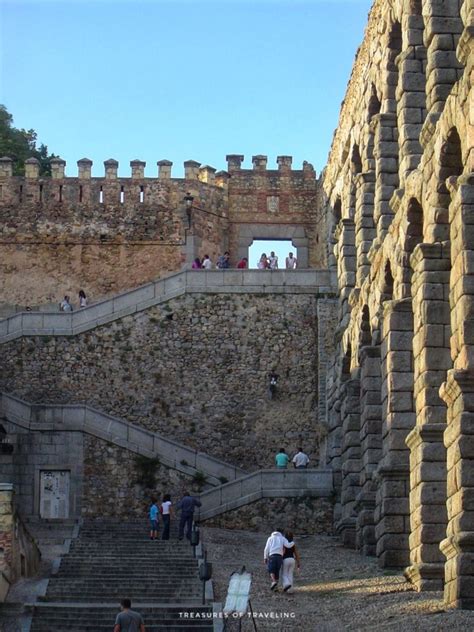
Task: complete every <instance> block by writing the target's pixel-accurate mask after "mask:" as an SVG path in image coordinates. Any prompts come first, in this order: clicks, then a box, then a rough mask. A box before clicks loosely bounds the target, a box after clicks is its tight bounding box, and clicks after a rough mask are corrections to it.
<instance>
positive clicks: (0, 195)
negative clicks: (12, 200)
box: [0, 184, 3, 200]
mask: <svg viewBox="0 0 474 632" xmlns="http://www.w3.org/2000/svg"><path fill="white" fill-rule="evenodd" d="M0 200H3V186H2V185H1V184H0Z"/></svg>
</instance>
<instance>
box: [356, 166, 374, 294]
mask: <svg viewBox="0 0 474 632" xmlns="http://www.w3.org/2000/svg"><path fill="white" fill-rule="evenodd" d="M356 182H357V196H356V208H355V225H356V235H355V245H356V249H357V278H356V284H357V286H359V287H360V286H361V285H362V283H363V282H364V280H365V278H366V277H367V275H368V273H369V271H370V262H369V259H368V253H369V251H370V247H371V246H372V242H373V240H374V238H375V226H374V196H375V173H374V172H373V171H368V172H366V173H361V174H359V175H358V176H357V178H356Z"/></svg>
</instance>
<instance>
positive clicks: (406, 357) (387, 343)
mask: <svg viewBox="0 0 474 632" xmlns="http://www.w3.org/2000/svg"><path fill="white" fill-rule="evenodd" d="M412 336H413V316H412V311H411V300H409V299H404V300H400V301H389V302H387V303H385V305H384V318H383V332H382V353H381V359H382V446H383V448H382V453H383V458H382V461H381V463H380V465H379V467H378V469H377V474H376V476H377V484H378V487H377V508H376V512H375V520H376V528H375V533H376V538H377V557H378V559H379V563H380V565H381V566H398V567H403V566H405V565H406V564H407V563H408V559H409V554H408V534H409V502H408V486H409V462H408V456H409V455H408V449H407V447H406V445H405V439H406V437H407V435H408V433H409V432H410V430H411V429H412V428H413V427H414V425H415V413H414V402H413V359H412V349H411V342H412Z"/></svg>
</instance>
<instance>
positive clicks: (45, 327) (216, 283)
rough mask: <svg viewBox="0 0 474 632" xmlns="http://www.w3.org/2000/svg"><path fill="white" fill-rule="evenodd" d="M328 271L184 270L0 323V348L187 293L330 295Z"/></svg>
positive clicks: (86, 327)
mask: <svg viewBox="0 0 474 632" xmlns="http://www.w3.org/2000/svg"><path fill="white" fill-rule="evenodd" d="M333 281H334V279H333V278H332V277H331V273H330V272H329V270H309V269H308V270H301V269H300V270H187V271H184V272H178V273H176V274H172V275H170V276H167V277H163V278H161V279H157V280H156V281H153V282H152V283H148V284H147V285H143V286H141V287H138V288H135V289H133V290H129V291H128V292H122V293H120V294H117V295H116V296H114V297H113V298H110V299H106V300H104V301H101V302H100V303H95V304H93V305H90V306H88V307H85V308H84V309H80V310H77V311H75V312H72V313H62V312H57V311H56V310H54V311H52V312H42V311H41V312H39V311H37V312H21V313H18V314H15V315H13V316H10V317H8V318H5V319H3V320H0V344H3V343H5V342H8V341H10V340H15V339H16V338H20V337H22V336H75V335H77V334H80V333H82V332H84V331H90V330H91V329H94V328H95V327H99V326H100V325H104V324H106V323H110V322H113V321H115V320H117V319H119V318H123V317H124V316H128V315H130V314H135V313H136V312H140V311H142V310H145V309H147V308H149V307H152V306H154V305H159V304H161V303H164V302H166V301H169V300H170V299H172V298H176V297H177V296H182V295H184V294H192V293H198V294H202V293H207V294H221V293H226V294H228V293H233V292H235V293H239V294H241V293H243V292H245V293H248V294H261V293H266V294H268V293H274V294H312V295H315V296H326V297H328V296H333V295H334V289H333Z"/></svg>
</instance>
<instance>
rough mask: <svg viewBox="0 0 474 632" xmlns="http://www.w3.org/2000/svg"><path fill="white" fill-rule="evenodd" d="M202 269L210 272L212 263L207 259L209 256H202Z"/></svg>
mask: <svg viewBox="0 0 474 632" xmlns="http://www.w3.org/2000/svg"><path fill="white" fill-rule="evenodd" d="M202 267H203V268H204V270H210V269H211V268H212V261H211V260H210V259H209V255H204V259H203V260H202Z"/></svg>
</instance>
